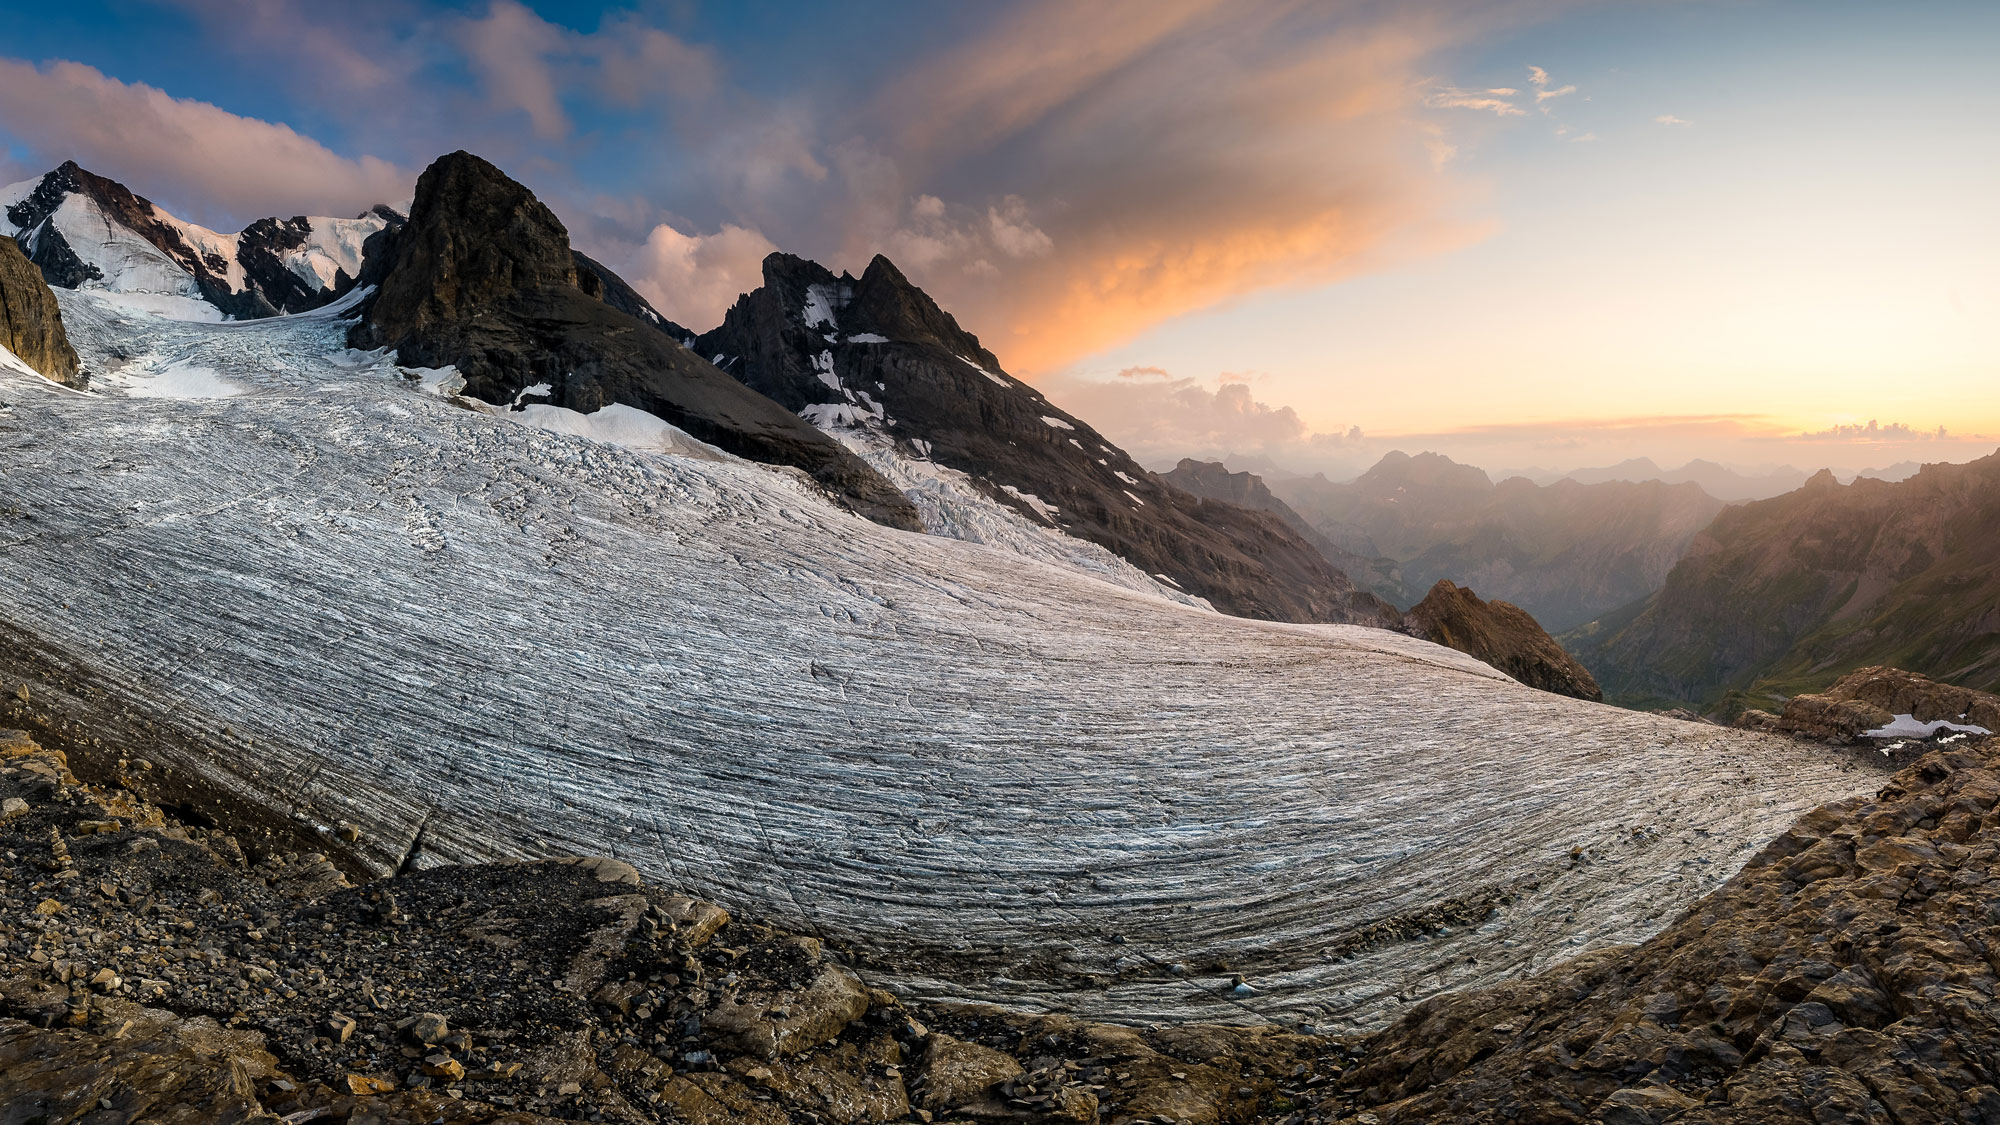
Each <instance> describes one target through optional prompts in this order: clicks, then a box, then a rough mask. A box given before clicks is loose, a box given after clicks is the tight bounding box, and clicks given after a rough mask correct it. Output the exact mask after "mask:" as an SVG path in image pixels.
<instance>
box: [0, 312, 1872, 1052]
mask: <svg viewBox="0 0 2000 1125" xmlns="http://www.w3.org/2000/svg"><path fill="white" fill-rule="evenodd" d="M60 297H61V300H62V302H63V307H64V311H65V314H66V317H67V319H68V322H69V330H70V335H71V338H72V339H73V340H74V341H75V343H76V345H77V347H78V349H79V351H81V352H83V353H84V354H85V358H86V361H87V362H88V363H89V364H91V365H92V366H93V368H94V369H96V370H97V371H99V372H100V373H101V376H102V377H101V380H100V383H99V384H97V386H98V387H99V389H98V390H96V391H95V392H94V393H90V394H79V393H76V392H73V391H69V390H65V389H63V388H58V387H55V386H53V385H51V384H48V383H46V382H43V381H41V380H38V379H35V378H34V377H32V376H28V375H23V374H20V373H18V372H13V371H6V370H0V400H4V401H6V402H7V403H9V404H11V405H10V408H9V409H8V410H7V412H5V413H0V622H8V623H12V625H14V626H17V627H19V628H21V629H24V630H26V631H27V632H26V633H25V634H23V635H21V636H18V637H12V634H9V636H10V637H12V639H11V640H10V641H9V642H8V643H6V644H0V684H4V685H5V686H6V688H7V691H6V692H5V693H4V694H0V721H5V722H16V723H18V722H22V721H30V720H32V719H33V717H34V716H37V715H40V716H44V718H45V719H47V717H48V716H52V715H57V716H59V715H64V714H68V715H73V716H74V715H85V714H89V715H96V716H98V717H99V721H101V722H102V723H104V724H113V725H115V724H119V723H126V724H134V723H138V722H140V720H139V719H135V718H132V716H135V715H136V716H142V717H143V720H144V723H145V724H147V725H143V726H132V727H129V728H120V729H132V730H136V731H141V732H143V737H144V738H145V739H146V740H148V741H149V742H151V743H152V744H153V745H152V747H151V749H150V750H149V756H150V757H153V758H155V759H156V760H158V761H159V762H161V763H162V764H163V765H164V766H166V767H168V768H166V769H162V770H159V771H155V772H156V773H160V774H173V773H179V772H183V771H193V772H196V773H198V774H200V775H201V776H203V777H205V778H207V779H209V781H210V782H211V783H214V784H220V785H224V786H226V787H227V788H229V789H230V790H231V791H233V792H237V793H243V794H249V795H252V796H254V797H255V798H256V799H258V800H259V801H261V802H263V803H264V804H266V805H267V806H268V807H270V808H272V809H274V810H277V813H278V814H279V815H281V816H285V817H289V818H292V819H294V820H296V821H298V822H301V823H304V824H307V825H311V826H319V827H322V828H327V829H331V828H332V827H333V826H335V825H337V824H338V823H340V822H343V821H345V822H348V823H351V824H353V825H356V826H357V827H358V828H359V830H360V841H359V843H358V844H356V845H354V846H353V849H352V850H353V851H355V852H356V853H357V854H359V855H362V856H364V857H366V858H367V859H369V860H370V861H371V862H373V863H376V864H378V865H380V866H384V867H392V866H394V865H396V864H398V863H401V862H404V861H405V859H406V857H409V858H410V861H411V862H415V863H418V864H423V863H431V862H438V861H445V860H458V859H470V858H475V857H483V856H510V855H511V856H522V855H551V854H563V853H595V854H609V855H614V856H617V857H619V858H622V859H626V860H629V861H630V862H632V863H634V864H637V865H638V866H640V867H641V868H643V869H645V870H646V871H647V872H648V873H649V874H650V875H652V876H654V877H657V878H659V879H661V880H663V881H665V882H667V883H669V884H674V885H679V886H681V887H684V888H686V889H688V890H691V891H694V892H698V893H700V894H702V895H705V896H709V897H711V898H714V899H716V900H719V901H721V902H723V903H725V904H727V905H728V906H730V907H732V908H736V909H739V910H744V911H749V912H752V913H754V914H758V915H762V916H766V917H775V918H779V919H782V920H784V921H785V922H786V923H787V924H789V925H792V926H794V927H798V928H800V929H804V930H808V931H813V932H819V933H823V934H826V935H828V936H831V937H835V938H838V939H840V940H842V941H844V942H847V943H850V944H851V945H852V946H853V947H856V948H859V949H860V950H862V951H864V952H865V953H866V954H868V955H869V956H870V958H871V961H870V966H871V967H870V968H869V969H868V971H869V972H870V973H871V974H872V975H873V976H874V977H875V978H876V979H878V980H882V981H885V982H887V983H890V984H892V985H894V986H896V987H900V988H905V989H909V990H913V991H916V992H920V993H925V994H932V995H957V996H974V997H981V998H985V999H991V1000H1003V1001H1004V1000H1015V1001H1018V1002H1020V1003H1024V1004H1038V1005H1053V1006H1062V1007H1065V1008H1069V1009H1072V1010H1076V1011H1079V1012H1082V1013H1087V1014H1093V1015H1099V1016H1110V1017H1119V1018H1138V1019H1146V1018H1158V1017H1165V1016H1200V1017H1205V1018H1223V1019H1239V1020H1243V1019H1257V1018H1272V1017H1291V1018H1307V1019H1311V1020H1314V1021H1317V1022H1319V1023H1320V1024H1322V1025H1326V1026H1339V1027H1344V1026H1357V1025H1362V1024H1369V1023H1375V1022H1379V1021H1380V1020H1382V1019H1383V1018H1384V1017H1386V1016H1387V1015H1388V1014H1390V1013H1391V1012H1393V1011H1395V1010H1396V1009H1398V1008H1399V1007H1401V1006H1402V1005H1403V1004H1404V1003H1405V1002H1407V1001H1409V1000H1413V999H1417V998H1420V997H1423V996H1426V995H1430V994H1432V993H1435V992H1437V991H1439V990H1442V989H1447V988H1451V987H1456V986H1463V985H1467V984H1474V983H1479V982H1488V981H1494V980H1498V979H1502V978H1505V977H1508V976H1510V975H1513V974H1516V973H1519V972H1521V971H1522V970H1524V969H1527V968H1529V967H1531V966H1539V965H1542V964H1546V963H1548V962H1549V961H1550V960H1552V959H1554V958H1558V957H1562V956H1566V955H1568V954H1571V953H1574V952H1576V951H1579V950H1582V949H1585V948H1589V947H1591V946H1593V945H1597V944H1601V943H1605V942H1613V941H1627V940H1632V939H1634V938H1637V937H1639V936H1642V935H1644V934H1646V933H1648V932H1650V931H1652V930H1654V929H1656V928H1657V927H1659V926H1660V925H1661V924H1662V923H1663V922H1664V921H1665V920H1666V918H1667V917H1668V916H1669V915H1670V914H1671V913H1672V912H1674V911H1675V910H1677V909H1678V908H1679V907H1680V906H1682V905H1683V904H1685V903H1687V902H1689V901H1690V900H1692V899H1693V898H1694V897H1695V896H1696V895H1698V894H1700V893H1702V892H1704V891H1706V890H1708V889H1710V888H1712V887H1713V886H1715V885H1716V884H1717V883H1718V882H1719V881H1720V880H1721V879H1722V878H1723V877H1724V876H1725V875H1726V874H1727V873H1728V872H1729V871H1730V870H1732V869H1733V868H1734V867H1735V866H1736V865H1737V864H1738V863H1739V862H1740V861H1741V860H1742V859H1743V858H1744V857H1745V856H1746V855H1747V854H1748V853H1749V852H1750V850H1752V849H1753V848H1755V847H1757V846H1758V845H1759V844H1760V843H1761V841H1762V840H1763V839H1765V838H1766V837H1767V836H1769V835H1771V834H1772V833H1773V832H1775V831H1776V830H1777V829H1778V828H1779V827H1780V826H1781V825H1783V824H1784V823H1785V822H1786V821H1788V820H1789V819H1790V818H1792V817H1793V816H1795V815H1796V814H1797V813H1798V812H1800V811H1801V810H1802V809H1804V808H1805V807H1807V806H1809V805H1811V804H1814V803H1817V802H1820V801H1823V800H1826V799H1828V798H1831V797H1836V796H1840V795H1844V794H1847V793H1849V792H1854V791H1859V790H1862V789H1867V788H1872V787H1873V786H1874V785H1875V784H1877V781H1876V779H1875V778H1874V777H1872V776H1869V775H1866V774H1863V773H1858V772H1848V771H1849V770H1850V769H1852V767H1848V766H1845V765H1843V764H1841V763H1839V762H1836V761H1835V760H1832V759H1830V758H1827V757H1824V756H1822V755H1821V754H1820V752H1817V751H1814V750H1811V749H1808V748H1804V747H1801V746H1799V745H1797V744H1795V743H1792V742H1790V741H1787V740H1781V739H1775V738H1770V737H1766V736H1758V735H1752V734H1747V733H1742V732H1736V731H1730V730H1725V729H1721V728H1717V727H1711V726H1702V725H1696V724H1690V723H1680V722H1675V721H1671V720H1667V719H1661V718H1656V717H1652V716H1647V715H1641V714H1635V713H1630V712H1624V711H1619V710H1615V709H1611V708H1607V707H1602V706H1595V705H1590V704H1584V703H1580V702H1577V701H1574V700H1569V699H1564V698H1560V697H1557V696H1553V695H1549V694H1546V693H1542V692H1536V691H1531V690H1528V689H1525V688H1522V687H1521V686H1519V685H1517V684H1515V683H1514V682H1512V681H1511V680H1507V679H1505V678H1504V677H1501V676H1499V675H1498V674H1497V673H1494V672H1493V671H1492V670H1491V669H1489V668H1487V667H1485V666H1484V665H1481V664H1479V663H1477V662H1475V661H1473V660H1471V659H1470V658H1468V657H1465V656H1463V655H1461V654H1458V653H1455V652H1452V651H1449V650H1446V649H1442V648H1438V647H1435V646H1432V645H1429V644H1425V643H1423V642H1421V641H1417V640H1413V639H1411V638H1408V637H1404V636H1400V635H1397V634H1394V633H1391V632H1387V631H1384V630H1379V629H1369V628H1361V627H1351V626H1326V625H1287V624H1278V623H1272V622H1263V621H1250V620H1242V619H1237V618H1230V617H1225V616H1221V615H1218V614H1215V613H1213V612H1210V611H1207V610H1204V609H1200V608H1197V607H1191V606H1188V605H1184V604H1180V603H1178V602H1176V601H1173V600H1170V599H1169V598H1167V597H1165V596H1161V595H1159V594H1157V593H1150V592H1146V591H1143V590H1136V589H1131V588H1126V587H1121V586H1119V585H1114V584H1112V583H1111V582H1107V581H1104V580H1102V578H1101V577H1100V575H1096V574H1091V573H1088V572H1087V571H1086V569H1079V567H1078V565H1076V564H1075V562H1074V560H1072V561H1071V562H1070V563H1068V564H1058V563H1057V562H1052V561H1049V560H1047V559H1044V560H1035V559H1029V558H1025V557H1022V556H1021V555H1020V554H1018V553H1015V552H1014V551H1009V550H996V549H993V548H990V547H986V546H982V545H980V544H977V543H971V542H964V541H960V540H955V539H948V538H940V537H935V536H926V535H919V534H912V533H906V532H899V531H895V530H891V529H888V528H884V527H881V526H879V525H875V524H871V523H868V522H866V521H863V520H861V519H858V518H855V517H853V516H850V515H847V514H845V513H844V512H842V511H841V510H839V509H837V508H836V507H834V506H832V505H831V504H829V503H827V502H826V501H825V500H823V499H822V498H821V496H820V495H819V494H818V493H817V492H816V491H815V490H814V489H813V488H812V487H811V486H810V485H809V484H807V483H806V482H804V481H802V480H801V479H799V477H798V476H797V475H796V474H795V473H791V472H787V471H780V470H772V469H768V468H763V467H759V466H755V465H751V464H748V463H745V462H742V461H740V460H736V459H734V458H727V457H716V456H712V455H711V456H702V457H688V456H677V455H672V454H668V453H662V452H657V451H647V450H639V449H631V448H626V447H624V446H620V445H614V444H605V443H601V442H597V441H593V440H589V439H587V438H581V437H577V436H572V435H568V434H558V433H550V432H547V431H546V430H543V429H539V428H536V427H534V426H530V425H523V424H519V420H518V418H516V417H508V416H503V414H502V413H494V412H485V411H480V410H470V409H465V408H463V407H462V405H460V404H455V403H454V402H452V401H451V400H450V399H449V398H448V397H445V396H444V395H443V394H440V393H437V392H439V391H443V390H446V389H448V388H449V387H450V386H451V382H452V381H451V378H450V373H449V372H404V371H402V370H400V369H398V368H396V367H395V366H393V365H392V364H391V363H389V362H387V361H385V360H384V359H383V358H382V357H381V356H379V355H375V354H364V353H356V352H349V351H346V350H344V349H343V348H342V347H341V346H340V344H339V341H340V340H341V339H342V329H343V328H344V327H345V325H344V323H343V322H341V321H339V320H337V319H334V318H333V316H331V315H330V314H329V313H327V312H321V313H313V314H307V315H303V316H297V317H288V318H283V319H279V320H265V321H256V322H250V323H243V324H197V323H185V322H172V321H166V320H161V319H158V318H153V317H148V316H145V315H142V314H137V313H134V312H131V311H129V310H126V309H121V308H119V307H116V306H113V305H110V304H108V303H106V302H105V301H104V300H103V299H102V298H101V297H99V296H96V295H93V294H90V293H87V292H83V293H62V294H60ZM121 352H122V353H124V354H127V355H131V356H137V357H140V358H138V359H136V360H133V361H131V362H129V363H125V364H123V365H121V364H120V362H119V361H118V359H117V358H116V356H117V355H118V354H119V353H121ZM196 370H199V371H206V372H212V373H214V376H215V378H216V379H218V380H221V381H224V382H226V383H227V384H228V386H229V388H230V393H229V395H228V396H227V397H200V396H199V392H200V390H201V388H200V387H199V386H195V385H194V383H195V381H194V380H190V379H188V378H187V377H185V375H180V376H176V375H172V374H171V373H173V372H182V373H185V372H188V371H196ZM162 379H166V380H168V381H169V383H171V384H173V385H175V386H178V387H180V388H182V389H183V390H184V391H186V392H188V393H184V394H182V395H181V396H179V397H159V396H154V397H145V396H143V395H142V394H141V393H139V392H141V391H143V389H144V388H145V387H146V386H147V385H148V381H151V382H150V385H151V386H154V387H158V386H159V385H160V384H159V382H158V381H159V380H162ZM528 401H532V398H529V399H528ZM585 417H594V416H585ZM602 421H615V420H602ZM626 421H628V422H629V421H630V419H627V420H626ZM600 432H603V433H608V434H611V435H612V436H616V433H617V432H618V431H617V429H616V428H614V429H610V430H605V431H600ZM656 436H657V435H656ZM640 444H643V442H642V443H640ZM940 495H943V494H942V493H941V494H940ZM939 503H940V504H941V505H945V506H947V507H949V505H950V504H951V503H952V501H951V500H950V499H948V498H945V499H940V500H939ZM953 518H968V519H970V518H973V517H971V516H963V517H958V516H955V517H953ZM16 681H20V682H22V683H25V684H26V687H27V689H28V691H29V692H30V695H29V696H28V697H27V698H30V699H32V702H29V703H22V702H20V701H19V699H18V698H17V696H16V694H15V691H14V689H15V686H16ZM38 721H39V720H38ZM47 722H48V723H49V724H55V729H56V730H57V731H58V733H60V732H61V731H63V730H72V731H74V730H79V729H89V728H86V727H72V726H68V725H62V724H58V723H57V722H56V720H55V719H47ZM100 729H101V728H100ZM325 846H326V848H327V849H328V850H337V849H341V848H343V847H345V846H346V845H344V844H343V843H342V842H341V839H340V837H339V836H337V835H335V834H332V833H331V832H329V834H328V835H327V836H326V845H325ZM1573 849H1580V850H1577V851H1573ZM1488 906H1492V907H1494V908H1496V912H1495V913H1494V914H1493V915H1492V916H1491V917H1490V918H1488V917H1486V911H1487V908H1488ZM1440 927H1442V929H1440ZM1234 975H1241V976H1243V977H1245V978H1247V984H1246V987H1245V988H1244V989H1241V990H1238V989H1234V988H1233V987H1232V981H1231V977H1232V976H1234Z"/></svg>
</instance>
